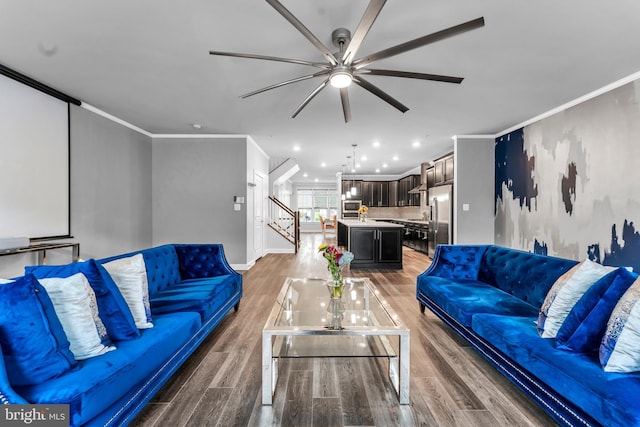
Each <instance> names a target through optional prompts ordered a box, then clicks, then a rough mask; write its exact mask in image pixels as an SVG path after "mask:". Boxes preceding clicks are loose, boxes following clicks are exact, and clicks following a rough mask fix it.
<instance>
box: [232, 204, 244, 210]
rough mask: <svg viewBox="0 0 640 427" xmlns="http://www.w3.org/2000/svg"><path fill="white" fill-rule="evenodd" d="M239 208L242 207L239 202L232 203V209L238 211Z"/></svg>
mask: <svg viewBox="0 0 640 427" xmlns="http://www.w3.org/2000/svg"><path fill="white" fill-rule="evenodd" d="M240 209H242V206H241V205H240V203H234V204H233V210H234V211H239V210H240Z"/></svg>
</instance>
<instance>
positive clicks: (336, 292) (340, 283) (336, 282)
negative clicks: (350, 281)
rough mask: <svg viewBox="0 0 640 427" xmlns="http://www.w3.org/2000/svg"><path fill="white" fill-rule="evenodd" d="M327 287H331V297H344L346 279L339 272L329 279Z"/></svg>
mask: <svg viewBox="0 0 640 427" xmlns="http://www.w3.org/2000/svg"><path fill="white" fill-rule="evenodd" d="M327 288H329V296H330V297H331V298H338V299H339V298H342V292H343V291H344V279H343V278H342V275H341V274H339V275H337V276H336V277H334V278H332V279H330V280H328V281H327Z"/></svg>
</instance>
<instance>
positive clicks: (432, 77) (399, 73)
mask: <svg viewBox="0 0 640 427" xmlns="http://www.w3.org/2000/svg"><path fill="white" fill-rule="evenodd" d="M354 74H356V75H362V74H368V75H370V76H389V77H404V78H407V79H420V80H434V81H437V82H445V83H457V84H460V83H462V80H464V78H462V77H453V76H441V75H439V74H425V73H412V72H410V71H396V70H377V69H371V68H363V69H362V70H358V71H356V72H355V73H354Z"/></svg>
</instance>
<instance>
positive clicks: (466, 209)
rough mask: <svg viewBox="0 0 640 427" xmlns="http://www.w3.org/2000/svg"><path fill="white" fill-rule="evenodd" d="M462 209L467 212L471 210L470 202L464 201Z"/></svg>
mask: <svg viewBox="0 0 640 427" xmlns="http://www.w3.org/2000/svg"><path fill="white" fill-rule="evenodd" d="M462 210H463V211H465V212H467V211H468V210H469V203H463V204H462Z"/></svg>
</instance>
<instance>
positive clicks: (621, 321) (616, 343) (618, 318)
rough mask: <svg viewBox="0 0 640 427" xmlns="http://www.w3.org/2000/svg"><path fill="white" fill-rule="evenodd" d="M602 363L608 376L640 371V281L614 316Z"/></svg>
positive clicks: (603, 347) (604, 343)
mask: <svg viewBox="0 0 640 427" xmlns="http://www.w3.org/2000/svg"><path fill="white" fill-rule="evenodd" d="M600 363H601V364H602V367H603V368H604V370H605V371H606V372H637V371H640V279H638V280H636V281H635V282H633V284H632V285H631V287H630V288H629V289H627V292H625V293H624V295H623V296H622V298H620V300H619V301H618V303H617V304H616V307H615V308H614V309H613V312H612V313H611V317H610V318H609V322H608V323H607V330H606V332H605V334H604V337H602V343H601V344H600Z"/></svg>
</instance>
